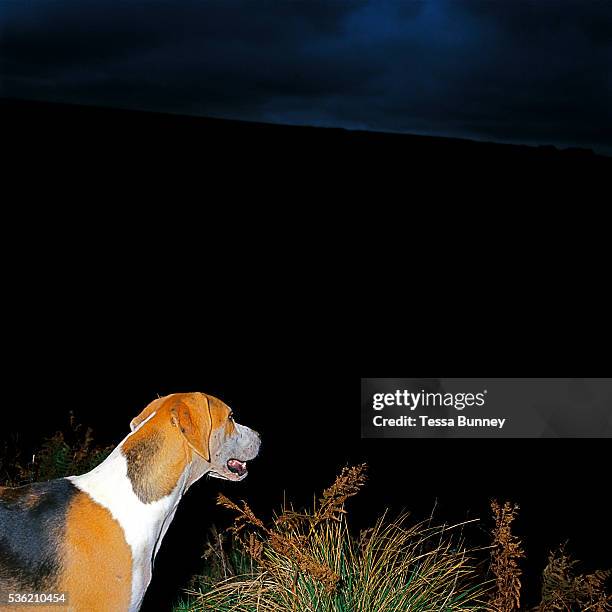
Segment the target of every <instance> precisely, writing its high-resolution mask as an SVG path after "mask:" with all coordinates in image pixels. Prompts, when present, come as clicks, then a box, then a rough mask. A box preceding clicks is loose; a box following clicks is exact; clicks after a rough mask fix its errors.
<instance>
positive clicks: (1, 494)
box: [0, 478, 79, 599]
mask: <svg viewBox="0 0 612 612" xmlns="http://www.w3.org/2000/svg"><path fill="white" fill-rule="evenodd" d="M78 492H79V491H78V489H77V488H76V487H75V486H74V485H73V484H72V483H71V482H70V481H69V480H67V479H65V478H60V479H58V480H51V481H49V482H40V483H34V484H30V485H25V486H23V487H16V488H14V489H11V488H5V487H0V593H1V594H2V595H3V597H2V598H3V599H4V597H5V594H6V593H8V592H12V593H25V592H29V593H32V592H41V591H44V590H48V589H52V588H53V587H54V585H55V584H56V582H57V578H58V574H59V572H60V569H61V548H60V542H61V538H62V534H63V532H64V528H65V518H66V513H67V511H68V507H69V505H70V502H71V501H72V499H73V497H74V496H75V495H76V494H78Z"/></svg>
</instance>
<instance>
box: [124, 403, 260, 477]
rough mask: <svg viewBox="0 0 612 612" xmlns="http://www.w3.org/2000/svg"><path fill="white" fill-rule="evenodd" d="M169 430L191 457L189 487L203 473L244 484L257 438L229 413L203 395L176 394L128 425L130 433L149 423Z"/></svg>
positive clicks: (154, 404) (257, 435) (226, 407)
mask: <svg viewBox="0 0 612 612" xmlns="http://www.w3.org/2000/svg"><path fill="white" fill-rule="evenodd" d="M153 417H154V418H155V420H156V421H158V422H159V421H160V419H161V420H162V421H163V422H164V423H165V424H166V425H167V426H170V428H171V429H170V431H171V432H173V435H176V436H178V437H179V438H180V439H181V440H182V441H183V443H184V444H185V445H186V446H187V447H188V449H189V451H190V452H191V454H192V460H193V462H194V464H197V466H198V468H197V470H194V476H193V477H192V478H190V483H189V484H191V482H193V481H195V480H197V478H199V477H200V476H202V475H203V474H205V473H209V474H210V475H211V476H214V477H216V478H223V479H225V480H234V481H238V480H243V479H244V478H245V477H246V475H247V461H250V460H251V459H254V458H255V457H256V456H257V454H258V453H259V447H260V438H259V434H258V433H257V432H255V431H253V430H252V429H250V428H249V427H246V426H244V425H240V424H239V423H237V422H236V421H235V420H234V416H233V414H232V410H231V408H230V407H229V406H227V405H226V404H224V403H223V402H222V401H221V400H219V399H217V398H216V397H213V396H212V395H207V394H205V393H175V394H173V395H168V396H165V397H161V398H159V399H156V400H154V401H153V402H151V403H150V404H149V405H148V406H147V407H146V408H145V409H144V410H143V411H142V412H141V413H140V414H139V415H138V416H137V417H136V418H134V419H133V420H132V422H131V423H130V428H131V429H132V431H134V430H136V429H137V428H139V427H141V426H145V424H146V422H147V421H148V420H149V419H152V418H153Z"/></svg>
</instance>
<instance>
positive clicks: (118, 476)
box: [0, 393, 260, 612]
mask: <svg viewBox="0 0 612 612" xmlns="http://www.w3.org/2000/svg"><path fill="white" fill-rule="evenodd" d="M130 429H131V432H130V433H129V434H128V435H127V436H126V437H125V438H124V439H123V441H122V442H121V443H120V444H119V446H117V448H115V449H114V450H113V452H112V453H111V454H110V455H109V456H108V457H107V458H106V460H105V461H103V462H102V463H101V464H100V465H98V466H97V467H96V468H95V469H93V470H92V471H91V472H88V473H86V474H83V475H81V476H69V477H67V478H60V479H58V480H51V481H49V482H42V483H34V484H30V485H26V486H22V487H17V488H7V487H0V610H5V609H7V606H8V605H9V603H10V602H11V601H12V602H25V603H26V604H27V602H30V603H38V604H40V602H44V601H47V602H51V601H56V602H57V601H58V599H57V598H58V597H60V596H61V599H59V601H60V603H61V602H65V606H66V607H63V608H62V607H61V606H60V607H59V608H58V605H54V606H53V607H49V609H52V610H55V611H56V612H58V611H59V610H61V609H64V610H66V609H68V610H74V611H75V612H121V611H126V610H129V611H130V612H131V611H135V610H138V609H139V608H140V605H141V603H142V600H143V597H144V594H145V591H146V589H147V586H148V585H149V582H150V580H151V572H152V566H153V561H154V559H155V555H156V554H157V551H158V550H159V547H160V544H161V542H162V539H163V537H164V535H165V534H166V531H167V529H168V527H169V525H170V523H171V522H172V519H173V518H174V513H175V512H176V508H177V506H178V503H179V501H180V500H181V498H182V496H183V494H184V493H185V491H186V490H187V489H188V488H189V487H190V486H191V485H192V484H193V483H194V482H196V481H197V480H198V479H199V478H201V477H202V476H203V475H204V474H209V475H210V476H214V477H216V478H223V479H225V480H234V481H240V480H243V479H244V478H245V477H246V475H247V466H246V462H247V461H250V460H251V459H254V458H255V457H256V456H257V454H258V452H259V446H260V438H259V434H257V433H256V432H255V431H253V430H252V429H249V428H248V427H245V426H243V425H239V424H238V423H236V422H235V421H234V419H233V417H232V411H231V409H230V408H229V407H228V406H226V405H225V404H224V403H223V402H222V401H221V400H219V399H216V398H214V397H212V396H210V395H206V394H204V393H177V394H174V395H168V396H166V397H162V398H159V399H156V400H154V401H153V402H151V403H150V404H149V405H148V406H147V407H146V408H145V409H144V410H143V411H142V412H141V413H140V414H139V415H138V416H137V417H135V418H134V419H133V420H132V422H131V423H130ZM24 595H25V596H26V597H25V598H24ZM50 595H53V596H55V600H52V599H49V598H47V599H41V596H42V597H48V596H50ZM33 596H35V598H34V599H33V598H32V597H33ZM16 609H17V608H16ZM19 609H22V610H23V609H24V607H23V606H22V605H20V606H19ZM32 609H36V610H38V611H40V610H42V609H47V607H46V606H44V607H41V605H36V606H33V608H32Z"/></svg>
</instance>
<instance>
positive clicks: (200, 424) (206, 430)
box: [170, 394, 212, 461]
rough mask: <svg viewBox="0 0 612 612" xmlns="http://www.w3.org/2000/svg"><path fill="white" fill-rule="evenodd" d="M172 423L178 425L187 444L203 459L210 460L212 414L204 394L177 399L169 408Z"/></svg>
mask: <svg viewBox="0 0 612 612" xmlns="http://www.w3.org/2000/svg"><path fill="white" fill-rule="evenodd" d="M170 418H171V422H172V425H174V426H175V427H178V429H179V431H180V432H181V434H182V435H183V436H184V437H185V439H186V440H187V443H188V444H189V446H190V447H191V448H192V449H193V450H194V451H195V452H196V453H197V454H198V455H200V456H201V457H202V458H203V459H205V460H206V461H210V433H211V431H212V415H211V413H210V404H209V403H208V398H207V397H206V396H205V395H204V394H198V396H197V397H196V398H193V399H192V398H186V399H182V400H180V401H178V402H177V403H176V404H175V405H174V406H173V407H172V410H171V417H170Z"/></svg>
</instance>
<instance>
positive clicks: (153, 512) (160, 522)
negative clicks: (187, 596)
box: [69, 446, 186, 612]
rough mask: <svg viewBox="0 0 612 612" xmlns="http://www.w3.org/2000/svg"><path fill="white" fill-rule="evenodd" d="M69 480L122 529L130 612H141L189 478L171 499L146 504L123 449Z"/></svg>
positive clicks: (171, 495)
mask: <svg viewBox="0 0 612 612" xmlns="http://www.w3.org/2000/svg"><path fill="white" fill-rule="evenodd" d="M69 480H71V481H72V482H73V483H74V485H75V486H76V487H78V488H79V489H80V490H82V491H84V492H86V493H87V494H88V495H89V496H90V497H91V498H92V499H93V500H94V501H96V502H97V503H98V504H100V505H101V506H104V507H105V508H107V509H108V510H109V511H110V513H111V514H112V516H113V518H114V519H115V520H116V521H117V522H118V523H119V525H121V527H122V529H123V532H124V534H125V539H126V542H127V543H128V545H129V546H130V549H131V551H132V585H131V591H132V596H131V601H130V608H129V610H130V612H135V611H137V610H138V609H139V608H140V605H141V603H142V599H143V597H144V594H145V591H146V589H147V586H148V585H149V582H150V580H151V572H152V565H153V560H154V558H155V554H156V553H157V550H158V549H159V544H160V543H161V539H162V538H163V536H164V535H165V533H166V530H167V529H168V526H169V524H170V522H171V521H172V518H173V517H174V512H175V510H176V506H177V505H178V503H179V501H180V499H181V496H182V493H183V490H184V487H185V481H186V475H185V474H183V475H182V476H181V478H180V479H179V481H178V483H177V485H176V487H175V488H174V490H173V491H172V492H171V493H170V494H169V495H166V496H165V497H163V498H162V499H159V500H157V501H154V502H151V503H148V504H145V503H143V502H142V501H140V499H138V497H137V496H136V494H135V493H134V490H133V488H132V484H131V482H130V479H129V478H128V475H127V461H126V459H125V457H124V456H123V454H122V453H121V449H120V446H119V447H117V448H116V449H115V450H114V451H113V452H112V453H111V454H110V455H109V456H108V458H107V459H106V460H105V461H104V462H103V463H101V464H100V465H99V466H98V467H96V468H95V469H94V470H92V471H91V472H88V473H87V474H83V475H82V476H70V477H69Z"/></svg>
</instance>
